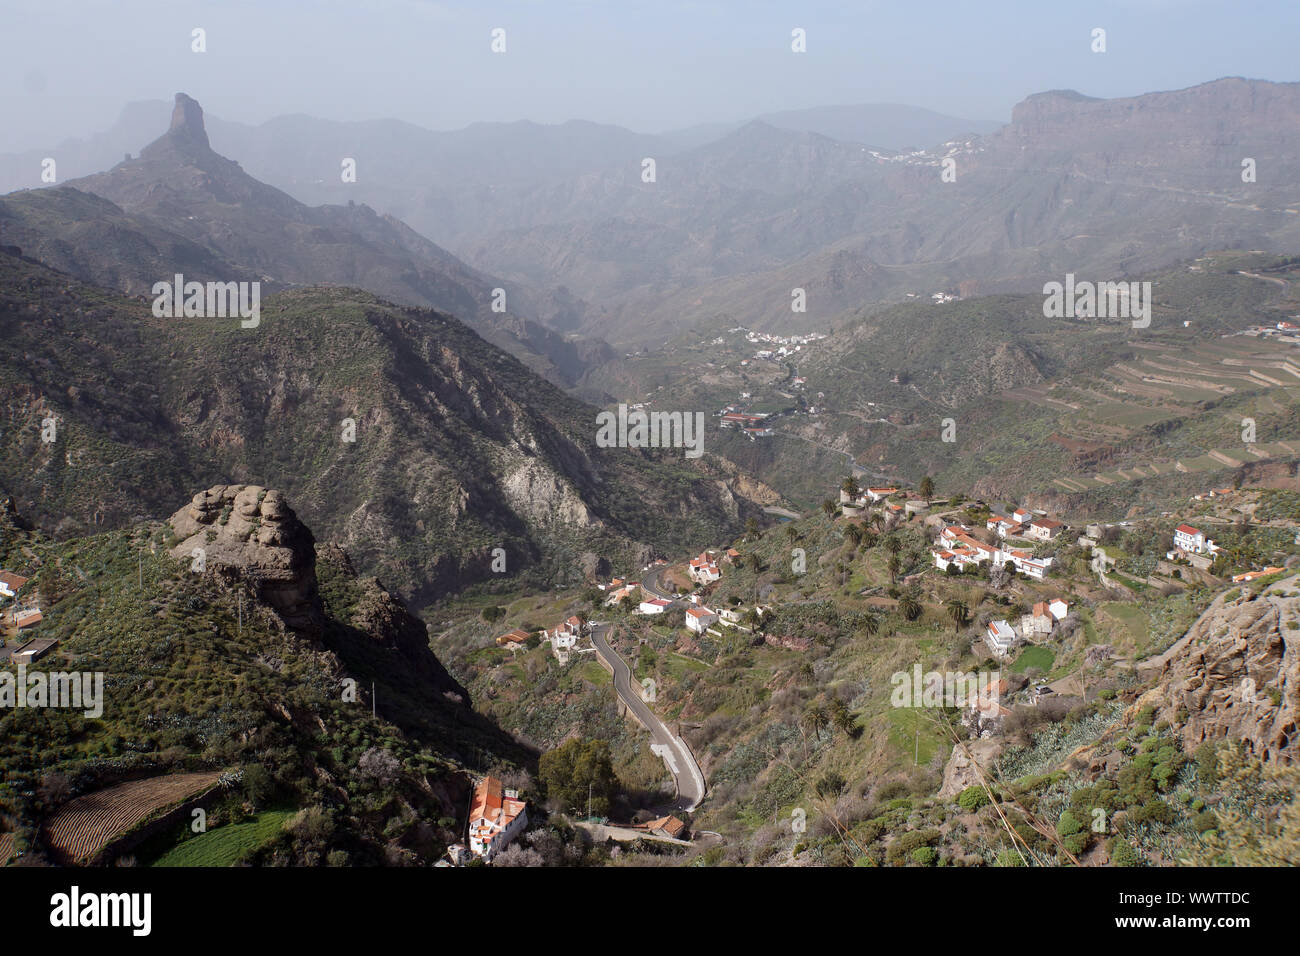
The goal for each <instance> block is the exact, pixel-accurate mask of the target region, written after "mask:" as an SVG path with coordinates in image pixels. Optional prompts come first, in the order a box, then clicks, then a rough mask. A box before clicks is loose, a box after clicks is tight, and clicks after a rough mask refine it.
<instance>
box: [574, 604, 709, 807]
mask: <svg viewBox="0 0 1300 956" xmlns="http://www.w3.org/2000/svg"><path fill="white" fill-rule="evenodd" d="M609 628H610V625H608V624H593V625H591V643H592V644H594V645H595V647H596V653H597V654H599V655H600V656H601V658H602V659H603V660H604V661H605V662H606V663H608V664H609V666H610V667H612V668H613V669H614V693H616V694H618V697H619V700H621V701H623V703H625V704H626V705H627V706H628V709H629V710H631V711H632V713H633V714H635V715H636V718H637V720H639V721H640V722H641V724H642V725H643V726H644V727H645V728H646V729H647V730H649V731H650V738H651V749H652V750H654V752H655V753H657V754H659V756H661V757H662V758H663V761H664V763H665V764H666V765H667V767H668V771H669V772H670V773H671V774H672V775H673V780H674V781H676V783H677V799H676V801H675V802H674V803H673V809H675V810H681V811H684V812H686V813H690V812H691V811H693V810H694V809H695V808H696V807H698V806H699V805H700V801H701V800H703V799H704V774H702V773H701V772H700V767H699V764H697V763H696V762H695V758H694V757H693V756H692V755H691V751H690V748H689V747H687V746H686V744H685V743H683V742H682V740H681V738H680V737H677V736H676V735H675V734H673V733H672V732H671V731H669V729H668V727H667V726H666V725H665V724H664V722H663V721H662V720H660V719H659V718H658V717H657V716H655V713H654V711H652V710H651V709H650V707H649V706H648V705H647V704H646V702H645V701H644V700H642V699H641V687H640V685H639V684H638V685H635V686H634V685H633V683H632V668H630V667H629V666H628V664H627V661H625V660H623V658H621V657H620V656H619V655H618V653H617V652H616V651H615V650H614V649H613V648H612V647H610V646H609V643H608V642H607V641H606V640H605V634H606V632H607V631H608V630H609Z"/></svg>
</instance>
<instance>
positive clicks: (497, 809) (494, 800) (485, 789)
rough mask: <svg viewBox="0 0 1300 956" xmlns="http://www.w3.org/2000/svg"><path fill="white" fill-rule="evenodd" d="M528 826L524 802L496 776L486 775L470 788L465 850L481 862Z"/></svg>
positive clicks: (493, 854)
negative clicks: (480, 859) (471, 791)
mask: <svg viewBox="0 0 1300 956" xmlns="http://www.w3.org/2000/svg"><path fill="white" fill-rule="evenodd" d="M527 826H528V804H527V803H526V802H525V801H523V800H520V799H519V794H518V792H517V791H515V790H507V789H506V788H505V786H504V785H503V784H502V783H501V781H500V780H498V779H497V778H496V777H493V776H491V775H489V776H486V777H484V778H483V780H482V781H481V782H480V783H479V785H478V786H477V787H475V788H474V799H473V802H472V803H471V804H470V810H469V850H470V852H471V853H473V854H474V855H475V856H477V857H480V858H482V860H483V861H484V862H485V863H491V862H492V858H493V857H495V856H496V855H497V854H498V853H500V852H501V851H502V850H503V849H505V848H506V846H507V845H509V843H510V841H511V840H513V839H514V838H515V837H517V836H518V835H519V834H520V833H522V832H523V831H524V829H525V828H526V827H527Z"/></svg>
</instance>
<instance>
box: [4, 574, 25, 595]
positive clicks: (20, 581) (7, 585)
mask: <svg viewBox="0 0 1300 956" xmlns="http://www.w3.org/2000/svg"><path fill="white" fill-rule="evenodd" d="M28 580H30V579H29V578H25V577H23V576H22V575H21V574H14V573H13V572H12V571H0V598H11V597H14V596H15V595H17V594H18V592H19V591H21V590H22V587H23V585H24V584H26V583H27V582H28Z"/></svg>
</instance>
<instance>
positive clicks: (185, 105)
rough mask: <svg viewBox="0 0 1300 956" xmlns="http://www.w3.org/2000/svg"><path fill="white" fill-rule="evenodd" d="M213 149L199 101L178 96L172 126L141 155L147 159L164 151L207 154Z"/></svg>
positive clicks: (183, 95)
mask: <svg viewBox="0 0 1300 956" xmlns="http://www.w3.org/2000/svg"><path fill="white" fill-rule="evenodd" d="M211 149H212V147H211V145H210V144H209V143H208V131H207V129H206V128H205V127H204V125H203V107H202V106H200V105H199V103H198V100H195V99H193V98H192V97H189V96H187V95H185V94H184V93H177V94H176V105H175V106H174V107H172V121H171V126H170V127H168V129H167V132H166V133H164V134H163V135H162V136H161V137H159V138H158V139H156V140H154V141H153V142H152V143H150V144H149V145H148V146H146V147H145V148H144V149H143V150H141V152H140V155H141V156H144V157H147V156H149V155H151V154H157V153H158V152H160V151H163V150H179V151H180V152H182V153H187V154H193V153H196V152H197V153H207V152H210V151H211Z"/></svg>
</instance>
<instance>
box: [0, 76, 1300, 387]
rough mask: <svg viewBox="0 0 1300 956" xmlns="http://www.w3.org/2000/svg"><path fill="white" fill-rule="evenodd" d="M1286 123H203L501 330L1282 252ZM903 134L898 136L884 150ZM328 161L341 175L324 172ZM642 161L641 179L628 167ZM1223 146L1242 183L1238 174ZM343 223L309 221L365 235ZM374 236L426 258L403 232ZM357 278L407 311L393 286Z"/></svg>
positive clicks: (22, 161) (902, 112) (1274, 114)
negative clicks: (653, 127) (453, 285)
mask: <svg viewBox="0 0 1300 956" xmlns="http://www.w3.org/2000/svg"><path fill="white" fill-rule="evenodd" d="M156 113H157V108H156V106H155V105H153V104H137V105H135V106H133V107H131V108H129V109H128V110H126V111H125V112H124V113H123V116H122V118H121V121H120V122H119V123H118V125H117V126H116V127H114V129H113V130H111V131H110V132H108V133H105V134H103V135H101V136H99V137H96V138H94V139H92V140H89V141H87V142H86V143H85V144H83V145H82V146H81V147H79V148H73V149H71V150H69V151H68V152H67V153H66V154H63V153H60V155H64V158H63V159H62V160H61V162H63V163H64V165H63V167H62V168H63V169H64V170H68V169H77V168H84V166H82V165H81V164H84V163H86V162H88V161H89V159H90V158H91V157H95V158H102V157H103V156H105V155H108V154H109V150H110V149H112V150H113V153H112V155H114V157H115V158H116V155H117V154H116V150H117V148H118V147H120V146H121V144H122V143H123V142H129V141H131V140H129V139H128V138H127V137H128V135H129V134H128V130H129V131H131V132H132V133H134V132H135V131H137V130H138V129H139V127H140V126H142V125H145V124H144V119H145V117H146V116H153V115H154V114H156ZM1297 116H1300V85H1297V84H1277V83H1269V82H1263V81H1254V80H1243V79H1223V80H1218V81H1214V82H1212V83H1206V84H1203V85H1200V86H1197V87H1192V88H1190V89H1186V90H1180V91H1174V92H1167V93H1151V94H1146V95H1143V96H1137V97H1131V98H1127V99H1117V100H1098V99H1093V98H1090V97H1086V96H1083V95H1081V94H1077V93H1074V92H1069V91H1057V92H1049V93H1041V94H1036V95H1034V96H1030V97H1028V98H1027V99H1026V100H1024V101H1023V102H1022V103H1021V104H1020V105H1018V106H1017V107H1016V108H1015V110H1014V112H1013V115H1012V120H1011V122H1010V123H1009V124H1007V125H1006V126H1003V127H1001V128H998V129H993V130H990V129H989V126H990V124H987V123H983V124H981V123H973V122H970V121H966V120H957V119H952V118H949V117H942V116H938V115H936V114H928V113H926V112H925V111H918V110H910V109H906V108H899V107H839V108H827V109H822V110H804V111H796V112H794V113H783V114H771V115H769V116H767V117H765V118H762V119H758V120H754V121H752V122H749V123H746V124H743V125H739V126H735V127H709V128H706V129H704V128H702V129H697V130H696V131H694V132H691V131H686V132H684V133H679V134H664V135H660V136H651V135H644V134H638V133H633V132H630V131H628V130H625V129H621V128H619V127H612V126H603V125H599V124H593V123H583V122H570V123H566V124H563V125H560V126H540V125H537V124H532V123H515V124H476V125H475V126H471V127H468V128H466V129H465V130H461V131H458V132H455V133H433V132H430V131H427V130H422V129H420V128H418V127H414V126H411V125H410V124H406V123H400V122H397V121H374V122H368V123H335V122H330V121H328V120H319V119H313V118H310V117H302V116H296V117H283V118H280V119H277V120H272V121H270V122H268V123H265V124H262V125H261V126H256V127H251V126H243V125H239V124H229V123H219V122H216V121H214V122H212V123H211V124H210V125H211V126H212V135H213V141H214V142H215V143H217V145H218V147H219V148H220V149H221V150H223V151H225V152H226V153H227V154H228V155H231V156H233V157H235V158H236V159H238V160H239V161H240V162H241V163H242V164H243V165H244V166H245V167H246V168H248V169H249V170H250V171H251V172H252V173H253V174H254V175H256V176H257V177H259V178H261V179H263V180H265V181H266V182H268V183H270V184H273V185H275V186H278V187H280V188H282V189H284V190H286V191H287V192H289V193H290V194H292V195H294V196H295V197H296V198H298V199H299V200H302V201H304V202H312V203H319V202H332V203H337V204H342V203H346V202H347V201H350V200H354V199H355V200H357V201H360V202H364V203H367V204H369V205H371V206H373V207H374V208H375V209H376V210H378V211H379V212H381V213H386V214H389V215H391V216H394V217H396V218H397V219H400V220H401V221H402V223H404V224H405V225H407V226H409V227H410V229H411V230H413V231H414V232H415V233H418V234H419V235H420V236H423V237H427V239H430V240H432V241H433V242H435V243H438V244H439V245H440V246H443V247H445V248H447V249H451V250H453V251H454V253H455V255H456V256H457V257H458V258H459V260H460V261H461V262H462V263H464V264H467V265H466V266H465V268H464V270H461V277H460V280H459V281H460V283H461V284H464V283H465V282H470V283H471V284H472V283H474V282H479V281H487V282H490V283H493V284H494V283H496V282H504V283H505V284H506V285H507V286H508V287H509V290H510V293H511V295H512V296H514V297H517V298H512V300H511V305H512V311H513V310H514V308H515V303H516V302H518V303H519V305H518V308H519V311H520V313H522V314H523V315H524V317H525V318H524V319H523V320H520V321H527V319H529V318H535V319H537V320H539V321H540V322H542V323H544V324H546V325H549V326H550V327H552V328H553V329H555V330H557V331H559V332H561V333H567V332H579V333H582V334H583V335H584V336H588V337H595V338H604V339H608V340H610V341H614V342H619V343H626V344H636V343H644V342H653V341H656V340H664V339H668V338H671V337H673V336H674V335H676V334H678V333H679V332H681V331H682V330H684V329H687V328H692V327H700V328H713V327H717V326H722V325H725V324H731V325H734V324H737V323H741V324H745V325H749V326H752V327H758V328H767V329H777V328H786V329H807V328H825V327H826V326H827V325H829V324H831V323H832V322H833V321H834V320H835V319H836V318H837V317H838V316H839V315H840V314H841V313H842V312H844V311H845V310H848V309H854V310H857V309H861V308H862V307H864V306H866V307H870V306H872V305H873V304H876V305H878V304H881V303H886V302H889V301H894V300H897V299H899V298H901V297H902V296H903V295H904V294H905V293H906V292H915V291H933V290H935V289H952V290H957V289H959V288H960V289H963V290H965V291H966V292H967V293H971V292H998V291H1029V290H1032V289H1034V288H1036V287H1039V286H1041V284H1042V282H1043V281H1046V280H1047V279H1052V278H1059V277H1060V276H1061V275H1063V274H1064V273H1065V272H1067V271H1076V272H1084V271H1088V272H1093V273H1096V275H1097V277H1098V278H1119V277H1122V276H1125V275H1132V274H1137V273H1140V272H1144V271H1149V270H1151V269H1155V268H1160V267H1163V266H1165V265H1167V264H1169V263H1170V262H1172V261H1176V260H1178V259H1181V258H1187V257H1189V256H1195V255H1198V254H1200V253H1202V252H1204V251H1207V250H1211V249H1216V248H1260V249H1264V250H1278V249H1284V248H1286V247H1287V246H1288V244H1289V243H1291V242H1292V241H1293V240H1294V239H1295V238H1296V237H1297V234H1298V230H1300V223H1298V222H1297V212H1300V206H1298V203H1300V194H1298V193H1297V190H1296V187H1295V186H1294V185H1292V184H1293V183H1295V182H1296V176H1295V173H1296V172H1297V169H1296V164H1297V160H1296V156H1297V148H1296V147H1297V145H1300V144H1298V143H1297V142H1296V140H1297V137H1298V135H1300V134H1297V124H1296V118H1297ZM854 137H856V139H855V138H854ZM922 137H927V138H924V139H923V138H922ZM905 145H911V146H914V147H916V148H915V149H911V150H908V151H907V152H905V153H903V152H897V151H896V150H897V149H898V148H899V147H902V146H905ZM35 156H36V154H35V153H29V154H24V155H22V156H20V157H6V158H5V159H4V160H3V161H0V170H3V171H4V172H3V178H0V182H4V183H9V184H16V183H18V182H26V183H29V184H30V183H31V182H32V179H33V177H34V176H35V175H36V173H37V171H38V170H39V160H38V159H36V158H35ZM348 157H350V158H354V159H356V161H357V169H358V175H357V181H356V182H355V183H344V182H342V181H341V177H340V175H339V169H340V163H341V161H342V160H343V159H344V158H348ZM647 157H649V158H653V159H654V160H655V162H656V178H655V182H653V183H648V182H643V181H642V161H643V159H645V158H647ZM1245 159H1252V160H1254V164H1255V166H1254V168H1255V169H1256V170H1257V172H1256V179H1255V181H1254V182H1243V180H1242V171H1243V167H1242V162H1243V160H1245ZM944 160H951V161H952V163H953V164H954V165H953V166H952V167H951V169H952V172H953V174H955V180H954V181H952V182H945V181H944V180H943V179H942V178H941V173H942V172H943V169H944V167H943V165H942V164H943V162H944ZM64 175H66V173H65V174H64ZM87 185H88V187H89V186H92V184H91V183H88V184H87ZM93 187H94V188H92V191H95V189H99V190H102V191H103V192H104V193H111V192H113V187H112V186H111V185H109V184H108V182H106V181H105V180H102V179H101V180H95V181H94V182H93ZM110 198H111V197H110ZM360 215H362V214H358V213H355V212H354V213H346V214H345V213H342V212H336V213H334V214H333V218H331V219H330V220H329V222H328V223H327V225H329V226H337V225H338V224H339V222H340V221H341V220H343V221H347V222H348V224H349V226H350V227H351V228H358V229H361V230H362V231H363V232H364V231H365V230H367V229H369V230H372V231H374V230H379V229H380V226H379V224H378V223H377V222H374V221H371V220H370V219H368V218H366V219H365V221H362V222H358V221H357V217H358V216H360ZM363 218H364V217H363ZM390 227H391V228H390ZM393 230H396V233H394V232H393ZM382 231H383V232H385V233H388V235H386V236H385V238H386V240H387V241H391V242H394V243H397V244H399V245H403V246H407V247H412V248H415V249H416V250H417V252H418V253H419V254H420V255H422V256H424V257H429V258H436V253H435V252H434V251H433V250H431V249H429V248H428V247H427V246H426V245H424V244H422V243H420V242H419V240H418V237H416V236H413V235H411V234H410V233H409V232H403V231H402V230H400V229H398V228H397V226H395V225H393V224H391V223H389V224H387V225H386V226H385V227H383V229H382ZM474 270H479V271H481V272H482V273H485V274H488V275H491V276H495V277H500V278H497V279H491V280H488V279H486V278H483V279H480V278H479V277H478V275H477V274H476V273H475V272H474ZM341 281H349V280H347V279H346V278H342V279H341ZM374 281H375V284H376V285H380V287H379V288H375V289H374V291H379V292H381V293H383V294H392V295H394V296H397V297H401V296H399V295H398V293H399V291H400V292H401V293H403V294H404V295H405V297H406V299H407V300H408V301H409V300H411V294H412V291H413V290H411V289H410V288H406V287H405V286H406V285H407V283H405V282H404V281H399V279H398V278H397V277H395V276H383V277H381V278H376V279H375V280H374ZM380 283H382V284H380ZM795 287H799V288H804V289H806V290H807V291H808V311H807V312H806V313H792V312H791V309H790V296H791V289H793V288H795ZM417 291H418V290H417ZM423 294H424V295H425V297H426V299H425V301H426V302H427V301H428V292H427V291H426V292H424V293H423ZM434 304H442V305H444V306H446V307H449V308H452V309H453V310H456V309H461V310H464V309H465V308H466V307H467V305H466V304H465V303H457V302H455V301H443V302H441V303H434ZM480 309H481V306H480ZM485 318H486V319H488V320H490V319H491V316H488V317H485ZM498 324H502V323H501V322H500V321H499V317H498ZM510 331H511V332H512V333H514V335H515V337H516V338H520V339H522V340H523V341H524V342H525V343H527V344H528V347H529V348H530V349H531V350H532V351H534V352H537V353H540V354H543V355H545V356H547V358H548V359H549V360H550V361H551V362H552V363H553V364H555V365H556V366H557V367H558V368H560V369H561V370H562V373H563V375H564V376H566V377H567V380H568V383H572V382H573V381H574V380H576V379H577V378H579V377H580V376H581V374H582V372H583V370H584V369H585V368H586V367H589V366H590V364H591V363H592V362H593V361H595V362H598V361H600V359H601V356H600V355H599V353H598V351H596V352H593V351H592V350H591V349H589V348H587V347H585V346H574V347H573V349H570V350H568V351H569V354H565V352H566V350H565V349H564V348H563V346H562V345H561V344H560V343H556V342H554V341H541V340H540V339H541V338H545V335H544V333H543V332H540V331H539V330H537V329H536V328H525V329H512V330H510ZM539 337H540V338H539ZM501 341H504V340H501ZM573 351H577V352H578V353H580V354H577V355H575V354H572V352H573ZM557 353H558V354H557Z"/></svg>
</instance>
